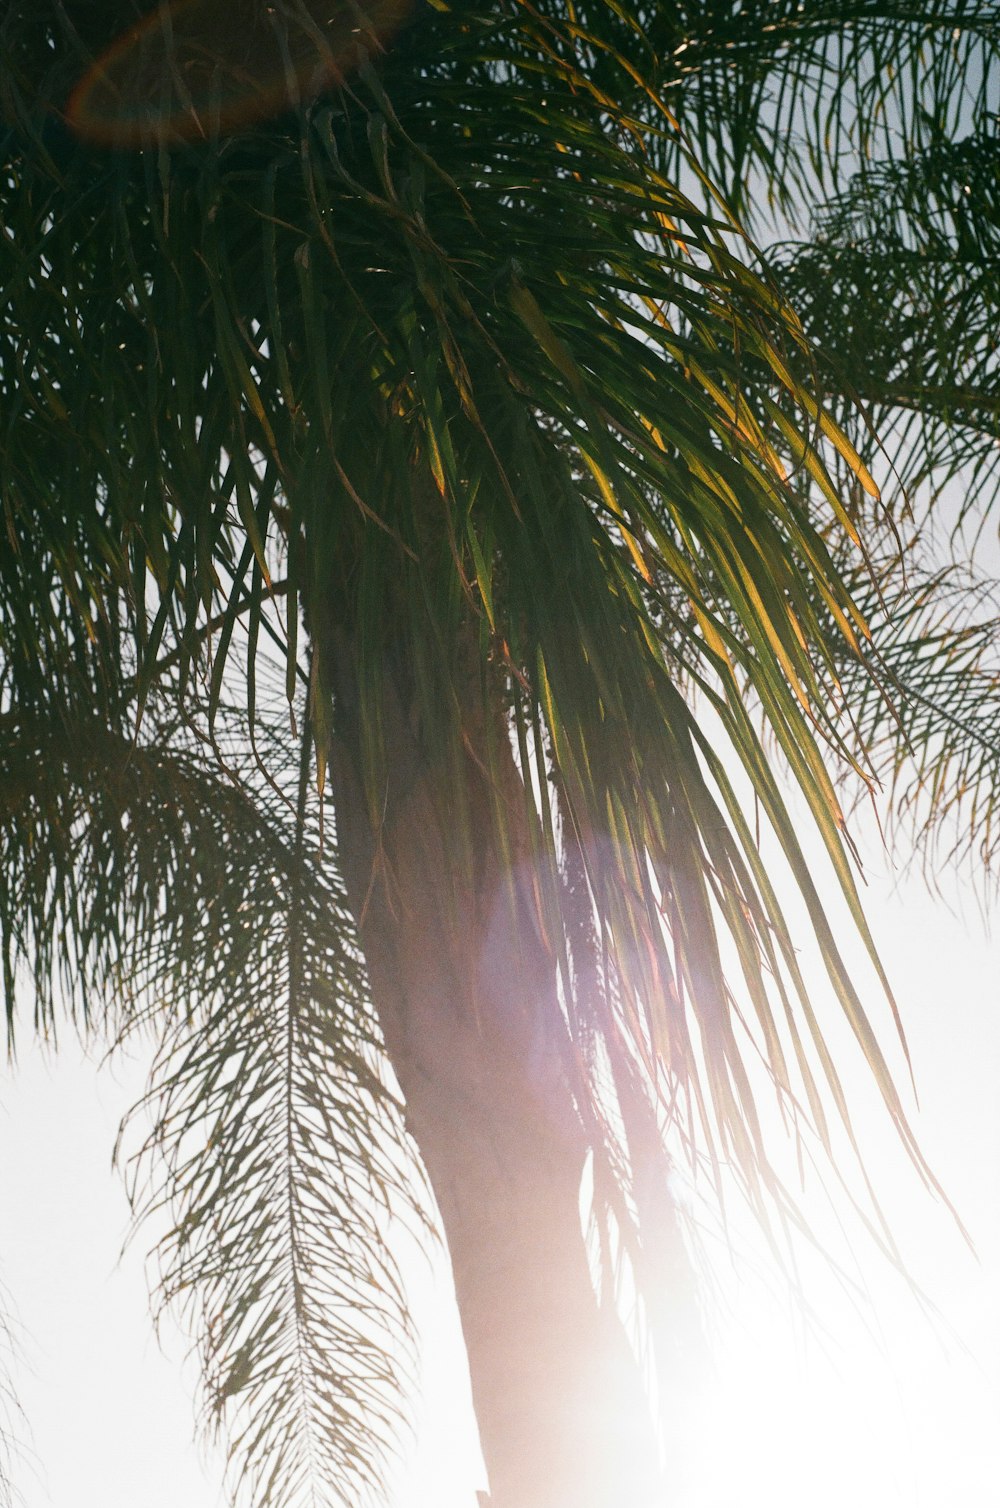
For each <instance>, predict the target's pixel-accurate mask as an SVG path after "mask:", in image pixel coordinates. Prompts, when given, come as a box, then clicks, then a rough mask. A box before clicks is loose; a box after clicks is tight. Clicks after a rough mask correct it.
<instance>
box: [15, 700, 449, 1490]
mask: <svg viewBox="0 0 1000 1508" xmlns="http://www.w3.org/2000/svg"><path fill="white" fill-rule="evenodd" d="M159 710H161V709H160V708H159V707H156V708H152V709H150V712H149V715H148V716H147V718H146V720H145V722H144V737H143V738H142V739H141V740H139V741H133V740H132V739H131V738H129V737H127V736H125V735H123V733H122V731H121V729H120V728H119V729H115V728H113V727H112V728H109V727H107V726H106V725H104V724H102V723H101V722H100V720H99V719H97V718H96V717H95V716H94V715H93V712H92V710H90V709H81V708H79V707H77V708H68V707H67V706H66V705H65V703H63V704H62V705H59V706H57V707H55V708H52V707H49V708H48V715H47V717H43V715H42V711H41V709H40V708H37V707H36V708H35V709H34V710H33V714H32V715H31V716H30V717H29V716H27V715H25V714H23V713H15V712H13V711H9V712H7V713H6V714H5V715H4V737H3V740H2V750H3V753H2V775H0V789H2V792H3V795H2V798H0V861H2V863H0V870H2V873H3V876H4V880H3V887H2V889H0V904H2V910H3V931H4V937H5V942H6V947H7V957H6V963H7V980H8V997H7V1005H8V1013H9V1016H10V1018H11V1019H12V1020H13V1019H14V1018H15V1010H16V1000H15V998H14V996H15V993H16V980H17V976H18V975H20V976H21V979H20V983H21V985H22V987H23V986H24V985H25V984H26V983H27V982H28V981H29V980H30V981H31V983H33V985H34V994H35V999H36V1001H37V1002H38V1005H37V1010H38V1011H39V1012H40V1014H41V1016H42V1017H43V1020H44V1022H45V1025H46V1030H48V1024H49V1023H50V1022H51V1020H52V1018H53V1016H54V1014H55V1011H56V1007H57V1004H58V1002H59V1000H60V996H61V995H62V997H68V998H70V999H75V1000H77V1001H79V1002H80V1003H81V1005H82V1007H83V1010H84V1012H85V1014H86V1016H87V1018H88V1019H89V1021H90V1023H91V1027H92V1029H95V1030H101V1029H103V1031H104V1032H105V1034H106V1033H107V1032H108V1031H109V1030H110V1031H111V1032H112V1033H127V1032H131V1031H134V1030H136V1029H137V1028H138V1027H145V1028H146V1029H147V1030H149V1031H151V1032H152V1034H153V1036H154V1040H155V1041H156V1042H157V1043H158V1050H157V1060H156V1065H155V1068H154V1071H153V1079H152V1087H151V1089H150V1094H149V1098H148V1101H147V1103H146V1104H144V1105H142V1106H140V1107H138V1108H137V1110H136V1111H135V1112H134V1113H133V1117H132V1122H131V1128H130V1129H131V1130H132V1131H133V1132H135V1131H136V1130H138V1145H137V1144H136V1136H135V1135H134V1134H133V1135H130V1137H129V1138H128V1140H127V1146H128V1148H129V1151H130V1152H132V1151H133V1149H134V1155H132V1156H130V1158H129V1168H128V1171H129V1181H130V1186H131V1193H132V1197H133V1200H134V1203H135V1205H136V1208H137V1213H154V1215H155V1218H154V1221H153V1223H154V1226H155V1228H156V1229H157V1230H162V1229H163V1222H164V1215H165V1216H166V1219H167V1221H168V1228H167V1232H166V1234H165V1235H163V1236H162V1238H161V1239H160V1241H159V1244H158V1247H157V1250H156V1253H155V1256H156V1261H155V1271H156V1276H157V1281H158V1303H160V1304H161V1305H171V1306H173V1307H174V1309H175V1310H179V1311H180V1312H181V1316H182V1318H183V1319H184V1320H185V1322H186V1323H187V1324H188V1325H189V1327H190V1328H191V1330H192V1333H193V1334H194V1335H195V1336H196V1337H197V1340H198V1346H199V1350H200V1353H201V1356H202V1359H203V1362H204V1392H203V1400H204V1415H205V1419H206V1423H207V1424H208V1425H209V1426H210V1427H213V1428H219V1427H221V1426H223V1425H225V1428H226V1433H227V1436H228V1439H229V1442H230V1454H231V1458H232V1461H233V1465H234V1480H235V1481H236V1482H240V1481H242V1482H243V1483H244V1490H245V1491H246V1492H247V1493H248V1494H249V1496H248V1497H247V1499H246V1500H247V1501H253V1502H255V1503H259V1504H263V1503H268V1504H275V1505H289V1508H292V1505H295V1508H298V1505H300V1504H302V1505H304V1504H311V1503H318V1502H327V1501H333V1502H345V1503H346V1502H352V1503H354V1502H359V1501H361V1500H362V1499H363V1498H364V1497H365V1495H366V1493H368V1494H370V1493H372V1492H374V1489H375V1488H376V1487H377V1484H378V1482H379V1481H380V1474H381V1471H382V1469H383V1467H384V1464H385V1451H386V1446H387V1444H388V1443H389V1442H390V1441H391V1439H392V1437H393V1433H394V1430H395V1429H396V1428H397V1427H398V1423H399V1420H400V1418H401V1417H402V1416H403V1410H402V1408H401V1404H400V1397H401V1393H400V1377H399V1373H400V1370H401V1369H403V1368H405V1364H406V1362H405V1358H406V1355H407V1337H408V1320H407V1309H406V1303H405V1299H404V1297H403V1295H402V1293H401V1290H400V1287H399V1284H398V1280H397V1277H396V1272H395V1265H394V1258H393V1257H392V1255H391V1251H390V1247H391V1242H392V1239H393V1222H394V1220H395V1219H397V1218H403V1217H405V1216H411V1217H412V1219H413V1221H417V1220H419V1218H420V1216H419V1213H418V1212H419V1207H420V1181H419V1178H418V1177H417V1176H416V1174H415V1170H414V1167H413V1165H412V1161H411V1156H410V1154H409V1153H408V1151H407V1149H406V1146H405V1140H404V1136H403V1128H402V1121H401V1113H400V1109H399V1106H398V1104H397V1103H396V1101H395V1099H394V1097H393V1095H392V1093H391V1091H390V1090H389V1089H388V1088H387V1087H386V1083H385V1075H384V1071H383V1069H382V1066H381V1061H382V1060H381V1050H380V1045H379V1041H378V1038H377V1035H376V1031H375V1027H374V1023H373V1018H372V1013H371V1006H370V1004H369V1002H368V999H367V986H366V982H365V973H364V967H363V963H362V962H361V960H360V958H359V956H358V953H357V948H356V945H355V944H354V942H353V936H354V932H353V926H352V923H351V920H350V917H349V915H348V913H347V911H346V907H345V903H344V899H343V896H342V893H341V891H340V887H339V882H338V880H337V877H336V873H335V871H334V870H333V868H332V866H331V863H330V860H329V855H328V854H327V856H326V857H325V858H324V857H323V856H322V855H321V854H320V853H319V851H318V847H317V841H316V836H315V833H314V832H313V831H312V829H311V825H307V823H306V819H305V812H304V809H303V807H302V805H301V803H300V804H299V811H298V818H296V814H295V813H296V790H295V780H294V773H295V772H294V764H295V761H294V759H293V760H292V771H291V775H292V777H293V778H292V779H291V780H290V781H289V780H288V778H287V776H286V775H285V773H284V765H285V763H286V762H287V761H286V760H285V759H284V758H283V757H282V756H281V754H280V751H279V753H278V754H277V755H275V756H274V757H272V758H271V760H270V762H269V777H270V780H271V781H273V782H274V784H273V785H272V784H270V783H268V782H265V781H264V780H263V779H261V778H260V777H258V778H257V782H256V786H254V785H253V784H252V783H250V784H248V783H246V781H249V780H250V775H249V774H247V775H246V781H245V780H243V779H241V778H237V774H236V772H235V770H233V771H232V772H230V773H227V772H226V771H225V770H222V769H220V768H219V767H218V765H217V763H216V761H215V759H214V757H212V756H210V757H209V758H208V759H207V760H206V758H205V756H204V754H203V753H202V754H201V755H200V756H199V753H198V750H197V746H196V745H195V744H194V742H193V740H192V737H191V734H190V731H187V730H184V729H182V728H180V727H178V726H176V725H174V726H172V727H169V728H167V729H164V728H160V729H157V725H156V717H155V713H156V712H157V711H159ZM157 735H158V736H157ZM242 763H243V766H245V765H246V759H245V757H244V759H243V761H242ZM250 769H251V771H252V769H253V766H252V765H251V766H250ZM244 773H246V772H245V771H244ZM307 827H308V830H307ZM60 978H61V981H62V984H61V990H60V984H59V982H58V981H59V979H60ZM150 1116H151V1117H152V1121H151V1122H150V1120H149V1117H150ZM143 1127H145V1128H146V1129H145V1131H144V1130H143V1129H142V1128H143ZM147 1133H148V1134H147ZM404 1189H406V1190H408V1192H406V1193H404V1192H403V1190H404ZM397 1249H398V1248H397Z"/></svg>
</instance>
